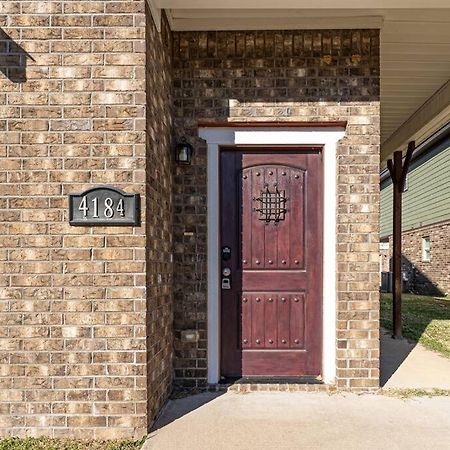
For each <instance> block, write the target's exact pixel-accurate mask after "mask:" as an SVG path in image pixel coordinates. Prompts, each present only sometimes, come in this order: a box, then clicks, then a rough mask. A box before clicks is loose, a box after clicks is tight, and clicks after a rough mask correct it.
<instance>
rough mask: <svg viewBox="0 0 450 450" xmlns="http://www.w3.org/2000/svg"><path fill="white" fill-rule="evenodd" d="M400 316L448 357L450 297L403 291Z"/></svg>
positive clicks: (386, 317) (407, 331) (410, 333)
mask: <svg viewBox="0 0 450 450" xmlns="http://www.w3.org/2000/svg"><path fill="white" fill-rule="evenodd" d="M402 319H403V336H404V337H405V338H407V339H409V340H412V341H415V342H420V343H421V344H422V345H423V346H424V347H426V348H428V349H430V350H434V351H436V352H439V353H441V354H442V355H444V356H446V357H447V358H450V298H448V297H431V296H424V295H412V294H403V295H402ZM380 320H381V326H382V327H384V328H386V329H387V330H392V295H391V294H382V295H381V306H380ZM0 450H1V449H0Z"/></svg>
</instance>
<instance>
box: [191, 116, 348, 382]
mask: <svg viewBox="0 0 450 450" xmlns="http://www.w3.org/2000/svg"><path fill="white" fill-rule="evenodd" d="M344 135H345V129H344V127H331V128H324V127H322V128H321V127H320V126H319V127H317V128H300V127H292V128H286V127H284V128H275V127H270V126H268V127H267V128H266V127H257V128H252V127H251V125H249V127H248V128H243V127H242V126H240V127H236V128H232V127H226V128H223V127H200V128H199V136H200V137H201V138H202V139H205V140H206V143H207V145H208V153H207V198H208V199H207V208H208V212H207V227H208V230H207V233H208V239H207V245H208V250H207V253H208V255H207V270H208V281H207V289H208V293H207V301H208V304H207V308H208V313H207V324H208V325H207V327H208V344H207V346H208V356H207V358H208V383H211V384H215V383H218V382H219V379H220V289H219V281H220V258H219V255H220V234H219V215H220V202H219V189H220V187H219V184H220V180H219V148H220V146H222V145H239V144H241V145H242V144H246V145H308V144H311V145H316V146H317V145H320V146H323V147H324V151H323V161H324V164H323V177H324V214H323V236H324V241H323V337H322V339H323V351H322V377H323V380H324V382H325V383H327V384H334V382H335V378H336V191H337V189H336V186H337V171H336V169H337V164H336V146H337V143H338V141H339V140H340V139H342V138H343V137H344Z"/></svg>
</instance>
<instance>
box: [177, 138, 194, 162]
mask: <svg viewBox="0 0 450 450" xmlns="http://www.w3.org/2000/svg"><path fill="white" fill-rule="evenodd" d="M193 153H194V148H193V147H192V145H191V144H189V142H188V141H187V140H186V138H185V137H182V138H181V142H179V143H178V144H177V145H176V146H175V162H176V163H177V164H183V165H188V164H191V159H192V154H193Z"/></svg>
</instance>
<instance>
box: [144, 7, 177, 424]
mask: <svg viewBox="0 0 450 450" xmlns="http://www.w3.org/2000/svg"><path fill="white" fill-rule="evenodd" d="M162 25H163V27H162V32H161V33H159V32H158V31H157V30H156V28H155V26H154V23H153V19H152V17H151V14H150V11H147V35H146V39H147V61H148V63H147V164H146V182H147V199H148V201H147V230H146V232H147V286H148V302H147V315H148V320H147V324H148V328H147V336H148V338H147V352H148V386H147V390H148V392H147V395H148V419H149V422H151V421H152V419H153V418H154V417H155V416H156V414H157V413H158V411H159V409H160V407H161V406H162V405H163V403H164V402H165V400H166V399H167V397H168V395H169V393H170V391H171V389H172V374H173V326H172V324H173V308H172V306H173V305H172V302H173V299H172V297H173V292H172V284H173V279H172V271H173V267H172V266H173V261H172V260H173V257H172V246H173V242H172V227H173V210H172V188H173V181H172V178H173V174H172V171H173V167H172V157H171V156H172V152H171V151H170V149H171V148H172V143H171V140H172V139H171V137H172V95H171V92H172V73H171V69H172V67H171V66H172V60H171V54H172V36H171V32H170V29H169V25H168V23H167V21H165V20H164V21H163V24H162Z"/></svg>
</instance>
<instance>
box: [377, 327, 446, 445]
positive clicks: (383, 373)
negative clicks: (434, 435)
mask: <svg viewBox="0 0 450 450" xmlns="http://www.w3.org/2000/svg"><path fill="white" fill-rule="evenodd" d="M381 331H382V333H381V336H380V346H381V348H380V350H381V354H380V378H381V379H380V382H381V386H383V387H385V388H395V389H430V388H438V389H450V358H446V357H444V356H442V355H440V354H439V353H436V352H432V351H431V350H428V349H426V348H425V347H424V346H423V345H422V344H418V343H410V342H408V341H407V340H406V339H400V340H398V339H392V338H391V336H390V334H389V333H388V332H387V331H386V330H383V329H382V330H381ZM449 448H450V444H449Z"/></svg>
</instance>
